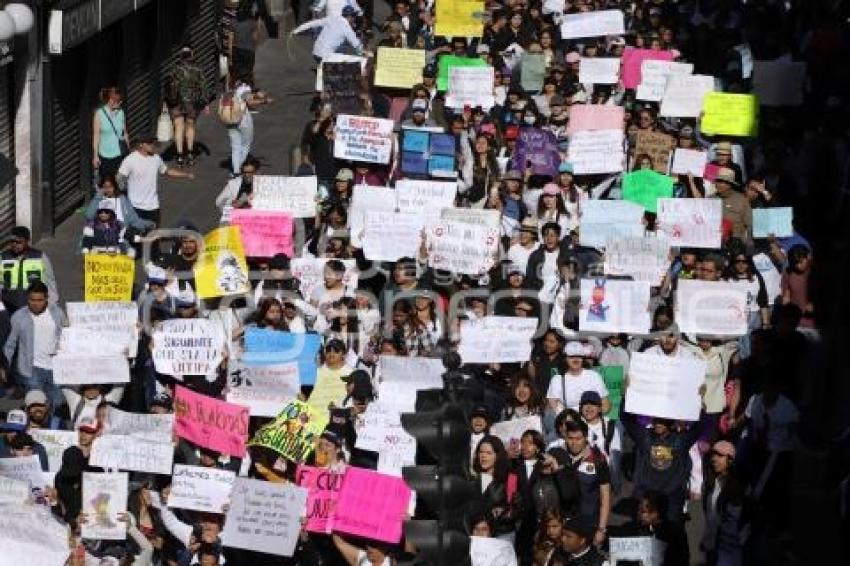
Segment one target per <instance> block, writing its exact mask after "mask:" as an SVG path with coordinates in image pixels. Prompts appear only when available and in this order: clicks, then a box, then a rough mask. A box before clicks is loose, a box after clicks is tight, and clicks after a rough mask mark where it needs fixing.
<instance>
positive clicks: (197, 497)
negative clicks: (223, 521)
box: [168, 464, 236, 513]
mask: <svg viewBox="0 0 850 566" xmlns="http://www.w3.org/2000/svg"><path fill="white" fill-rule="evenodd" d="M235 480H236V474H235V473H234V472H231V471H230V470H219V469H217V468H206V467H200V466H185V465H183V464H177V465H176V466H174V473H173V474H172V477H171V491H170V492H169V494H168V506H169V507H176V508H178V509H190V510H192V511H204V512H206V513H223V512H224V506H225V505H226V504H227V503H229V502H230V492H231V491H232V490H233V482H234V481H235Z"/></svg>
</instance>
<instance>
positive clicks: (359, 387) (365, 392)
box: [351, 381, 375, 399]
mask: <svg viewBox="0 0 850 566" xmlns="http://www.w3.org/2000/svg"><path fill="white" fill-rule="evenodd" d="M374 396H375V391H374V390H373V389H372V384H371V383H359V382H356V381H355V382H354V389H353V390H352V391H351V397H352V398H353V399H372V398H373V397H374Z"/></svg>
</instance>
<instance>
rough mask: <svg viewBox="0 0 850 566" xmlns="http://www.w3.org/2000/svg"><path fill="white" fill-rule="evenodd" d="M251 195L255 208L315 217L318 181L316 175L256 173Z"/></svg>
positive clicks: (296, 216) (295, 216)
mask: <svg viewBox="0 0 850 566" xmlns="http://www.w3.org/2000/svg"><path fill="white" fill-rule="evenodd" d="M251 195H252V196H251V208H252V209H253V210H266V211H274V212H289V213H290V214H292V217H293V218H314V217H315V216H316V199H317V198H318V181H317V179H316V177H315V176H311V177H284V176H282V175H256V176H255V177H254V186H253V190H252V193H251Z"/></svg>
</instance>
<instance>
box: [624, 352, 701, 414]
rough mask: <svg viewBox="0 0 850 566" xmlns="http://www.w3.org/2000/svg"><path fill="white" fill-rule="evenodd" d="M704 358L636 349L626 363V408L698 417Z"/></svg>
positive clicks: (628, 409)
mask: <svg viewBox="0 0 850 566" xmlns="http://www.w3.org/2000/svg"><path fill="white" fill-rule="evenodd" d="M705 367H706V366H705V362H704V361H702V360H698V359H696V358H681V357H677V358H674V357H671V356H663V355H659V354H651V353H646V352H636V353H634V354H632V359H631V362H630V363H629V387H628V389H626V411H628V412H629V413H632V414H635V415H647V416H651V417H659V418H664V419H673V420H681V421H697V420H699V415H700V411H701V408H702V398H701V397H700V393H699V389H700V386H701V385H702V384H703V382H704V381H705Z"/></svg>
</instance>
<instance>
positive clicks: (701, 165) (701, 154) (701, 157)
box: [670, 147, 708, 178]
mask: <svg viewBox="0 0 850 566" xmlns="http://www.w3.org/2000/svg"><path fill="white" fill-rule="evenodd" d="M707 163H708V152H706V151H698V150H695V149H685V148H682V147H679V148H676V150H675V151H674V152H673V163H672V165H671V167H670V174H671V175H687V174H688V173H690V174H691V175H693V176H694V177H698V178H702V176H703V175H704V174H705V166H706V164H707Z"/></svg>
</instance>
